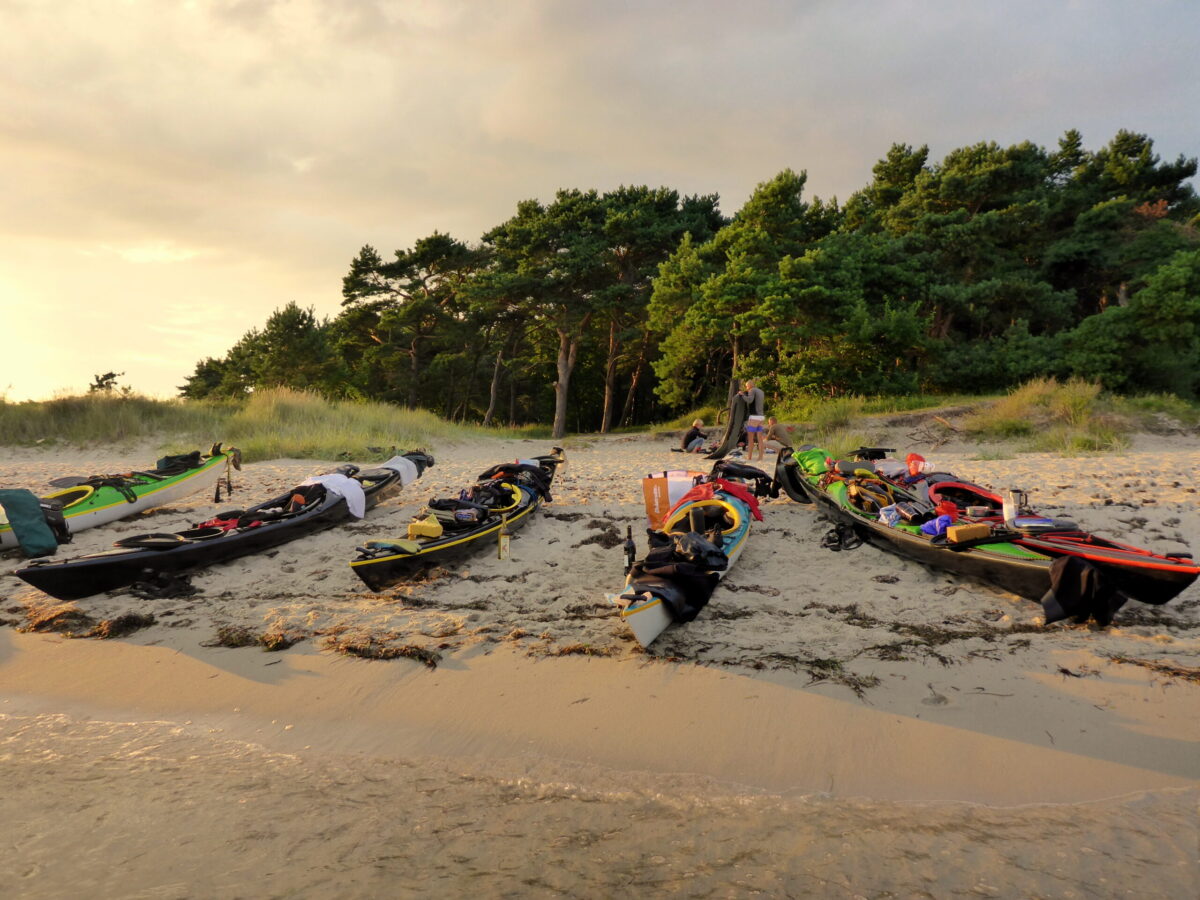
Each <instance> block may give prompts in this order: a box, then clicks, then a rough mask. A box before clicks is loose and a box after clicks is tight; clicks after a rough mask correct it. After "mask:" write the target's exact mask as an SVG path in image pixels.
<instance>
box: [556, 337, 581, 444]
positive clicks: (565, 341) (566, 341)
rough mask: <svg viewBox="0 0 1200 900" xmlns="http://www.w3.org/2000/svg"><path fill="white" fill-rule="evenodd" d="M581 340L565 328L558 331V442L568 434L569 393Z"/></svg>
mask: <svg viewBox="0 0 1200 900" xmlns="http://www.w3.org/2000/svg"><path fill="white" fill-rule="evenodd" d="M578 350H579V340H578V338H576V337H574V336H573V335H572V334H571V333H570V332H569V331H567V330H566V329H565V328H560V329H559V330H558V380H557V381H555V382H554V432H553V437H554V439H555V440H558V439H559V438H561V437H562V436H563V435H565V434H566V433H567V393H568V391H569V390H570V387H571V373H572V372H573V371H574V370H575V355H576V353H577V352H578Z"/></svg>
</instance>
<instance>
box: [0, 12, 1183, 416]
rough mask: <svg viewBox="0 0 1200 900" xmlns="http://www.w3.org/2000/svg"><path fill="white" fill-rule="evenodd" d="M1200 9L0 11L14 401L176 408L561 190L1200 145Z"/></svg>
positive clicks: (4, 378) (3, 269) (732, 191)
mask: <svg viewBox="0 0 1200 900" xmlns="http://www.w3.org/2000/svg"><path fill="white" fill-rule="evenodd" d="M1197 36H1200V3H1196V2H1193V0H1179V2H1167V0H1142V2H1139V3H1131V2H1123V0H1038V2H1024V0H1005V2H999V0H996V2H984V0H975V2H964V0H928V2H918V0H893V2H889V0H876V2H865V0H828V2H823V0H807V2H805V0H793V2H754V0H744V2H738V3H735V2H716V0H712V2H682V0H681V2H671V3H668V2H656V0H640V2H614V0H560V2H555V0H477V2H459V0H427V2H426V0H409V2H369V0H360V2H356V0H337V2H335V0H327V2H323V0H189V2H184V0H92V2H85V0H56V2H53V3H51V2H48V0H0V334H2V335H3V343H2V352H0V394H5V395H7V397H8V399H9V400H21V399H26V398H43V397H48V396H50V395H52V394H54V393H55V392H60V391H75V392H78V391H82V390H84V389H86V386H87V385H88V383H89V382H90V381H91V379H92V376H93V375H95V374H98V373H102V372H107V371H117V372H124V373H125V375H124V377H123V378H121V379H120V383H122V384H127V385H131V386H132V387H134V388H135V389H138V390H141V391H143V392H145V393H150V394H157V395H163V396H167V395H171V394H173V393H174V392H175V387H176V386H177V385H179V384H181V383H182V380H183V378H184V376H185V375H187V374H189V373H190V372H191V371H192V370H193V368H194V366H195V363H196V362H197V361H198V360H200V359H201V358H203V357H205V356H220V355H223V354H224V352H225V351H226V350H227V349H228V348H229V346H230V345H231V344H232V343H233V342H234V341H236V340H237V339H238V338H239V337H240V336H241V335H242V334H243V333H245V332H246V331H247V330H248V329H250V328H252V327H256V326H258V325H261V324H262V323H263V321H264V320H265V319H266V317H267V316H268V315H269V314H270V312H271V311H272V310H274V309H276V308H277V307H280V306H282V305H284V304H285V303H287V302H289V301H296V302H297V303H299V304H300V305H302V306H313V307H316V309H317V311H318V313H320V314H323V315H328V314H333V313H335V312H336V311H337V309H338V306H339V301H340V299H341V297H340V290H341V278H342V276H343V275H344V274H345V273H346V271H347V269H348V267H349V262H350V260H351V259H352V258H353V257H354V256H355V254H356V253H357V252H358V250H359V248H360V247H361V246H362V245H363V244H367V243H369V244H372V245H374V246H375V247H377V248H378V249H379V250H381V251H382V252H384V253H385V255H388V254H390V253H391V251H393V250H395V249H397V248H400V247H407V246H410V245H411V244H412V243H413V242H414V241H415V240H416V239H418V238H420V237H422V236H424V235H426V234H429V233H430V232H432V231H434V230H440V231H443V232H449V233H450V234H452V235H454V236H455V237H458V238H460V239H463V240H469V241H474V240H477V239H478V237H479V236H480V235H481V234H482V233H483V232H484V231H485V230H486V229H487V228H489V227H490V226H492V225H495V224H498V223H499V222H501V221H503V220H504V219H506V218H507V217H508V216H510V215H511V214H512V213H513V212H514V211H515V209H516V205H517V202H518V201H519V200H522V199H524V198H528V197H538V198H543V199H548V198H550V197H552V196H553V193H554V191H555V189H557V188H559V187H580V188H588V187H595V188H599V189H601V190H605V189H609V188H612V187H615V186H617V185H620V184H649V185H652V186H657V185H667V186H670V187H673V188H676V189H678V190H679V191H681V192H683V193H713V192H716V193H719V194H720V196H721V198H722V209H723V210H724V211H725V212H726V213H727V214H731V213H733V212H736V210H737V209H738V207H740V206H741V204H742V203H743V202H744V201H745V199H746V197H747V196H748V194H749V192H750V191H751V190H752V189H753V188H754V186H755V184H757V183H759V182H761V181H764V180H766V179H767V178H770V177H771V176H772V175H774V174H775V173H776V172H778V171H779V170H781V169H783V168H785V167H790V168H793V169H796V170H801V169H803V170H807V172H808V176H809V181H808V185H809V190H810V193H811V194H814V195H817V196H820V197H825V198H827V197H829V196H837V197H838V198H839V199H843V200H844V199H845V198H846V197H847V196H848V195H849V194H850V193H851V192H852V191H854V190H856V189H858V188H859V187H862V186H863V185H864V184H865V183H867V182H868V181H869V180H870V177H871V166H872V165H873V164H874V163H875V161H876V160H877V159H879V158H880V157H881V156H883V155H884V154H885V153H886V152H887V149H888V147H889V146H890V145H891V144H892V143H893V142H905V143H909V144H913V145H920V144H929V145H930V148H931V151H932V154H933V157H934V158H935V159H938V158H940V157H941V156H942V155H943V154H945V153H946V152H947V151H949V150H951V149H953V148H955V147H958V146H962V145H964V144H969V143H975V142H977V141H980V140H994V141H997V142H1000V143H1002V144H1007V143H1015V142H1019V141H1022V140H1026V139H1029V140H1033V141H1035V142H1037V143H1040V144H1043V145H1048V146H1053V145H1054V144H1055V143H1056V141H1057V139H1058V137H1059V136H1060V135H1061V134H1062V132H1063V131H1065V130H1066V129H1068V128H1078V129H1080V130H1081V131H1082V132H1083V136H1084V141H1085V143H1086V145H1087V146H1088V147H1090V148H1093V149H1094V148H1098V147H1100V146H1102V145H1103V144H1104V143H1106V142H1107V141H1108V140H1109V139H1110V138H1111V137H1112V136H1113V134H1114V133H1115V132H1116V131H1117V130H1118V129H1120V128H1127V129H1131V130H1135V131H1140V132H1144V133H1146V134H1149V135H1150V136H1151V137H1152V138H1153V139H1154V140H1155V144H1156V148H1157V150H1158V152H1159V154H1160V155H1161V156H1162V157H1164V158H1169V159H1174V158H1175V157H1176V156H1178V155H1180V154H1184V155H1186V156H1189V157H1192V156H1197V155H1200V52H1198V51H1197V47H1196V39H1197Z"/></svg>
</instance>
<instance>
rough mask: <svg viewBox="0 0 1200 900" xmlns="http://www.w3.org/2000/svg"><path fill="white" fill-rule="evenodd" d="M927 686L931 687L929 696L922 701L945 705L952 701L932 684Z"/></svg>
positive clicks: (930, 704) (932, 704)
mask: <svg viewBox="0 0 1200 900" xmlns="http://www.w3.org/2000/svg"><path fill="white" fill-rule="evenodd" d="M926 687H928V688H929V696H928V697H926V698H925V699H924V700H922V701H921V702H922V703H924V704H925V705H926V706H945V705H946V704H947V703H949V702H950V698H948V697H946V696H945V695H944V694H939V693H938V692H937V691H935V690H934V689H933V685H932V684H927V685H926Z"/></svg>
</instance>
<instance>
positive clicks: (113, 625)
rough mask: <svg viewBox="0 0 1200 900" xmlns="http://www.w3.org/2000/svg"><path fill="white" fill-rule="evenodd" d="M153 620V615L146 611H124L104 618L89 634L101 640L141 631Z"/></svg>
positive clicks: (152, 622) (151, 623)
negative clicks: (109, 617)
mask: <svg viewBox="0 0 1200 900" xmlns="http://www.w3.org/2000/svg"><path fill="white" fill-rule="evenodd" d="M154 622H155V618H154V616H152V615H150V614H148V613H124V614H122V615H119V616H117V617H116V618H115V619H104V620H103V621H102V622H100V624H99V625H97V626H96V627H95V628H93V629H92V630H91V632H89V636H90V637H98V638H101V639H102V640H108V639H110V638H121V637H125V636H126V635H130V634H133V633H134V632H135V631H141V630H142V629H143V628H149V627H150V626H151V625H153V624H154Z"/></svg>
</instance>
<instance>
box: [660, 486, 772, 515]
mask: <svg viewBox="0 0 1200 900" xmlns="http://www.w3.org/2000/svg"><path fill="white" fill-rule="evenodd" d="M718 490H720V491H724V492H725V493H726V494H729V495H730V496H731V497H736V498H737V499H739V500H741V501H742V502H743V503H745V504H746V505H747V506H749V507H750V512H751V514H752V515H753V516H754V518H755V520H757V521H759V522H761V521H762V520H763V517H762V512H761V511H760V510H759V508H758V498H756V497H755V496H754V495H753V494H752V493H750V491H749V490H747V488H746V486H745V485H744V484H740V483H738V482H736V481H726V480H725V479H724V478H718V479H717V480H716V481H707V482H705V483H704V484H698V485H696V486H695V487H694V488H692V489H691V490H690V491H688V492H687V493H686V494H684V495H683V496H682V497H680V498H679V502H678V503H676V504H675V505H674V506H672V507H671V509H670V510H669V511H668V512H667V515H666V516H665V518H666V519H669V518H671V516H673V515H674V514H675V512H676V510H678V509H679V508H680V507H681V506H683V505H684V504H685V503H693V502H695V501H697V500H711V499H712V498H713V492H714V491H718Z"/></svg>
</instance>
